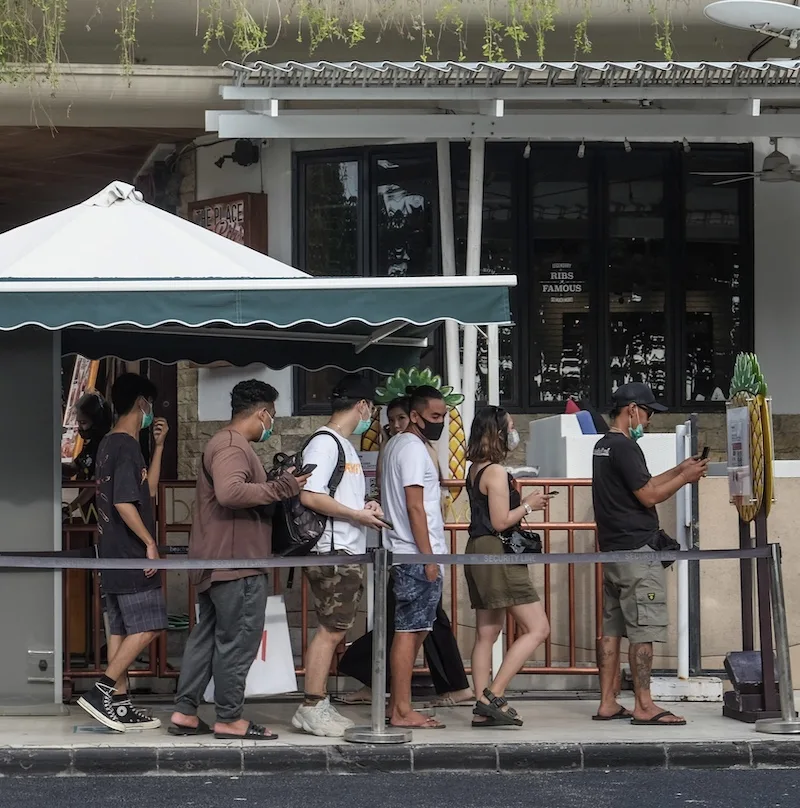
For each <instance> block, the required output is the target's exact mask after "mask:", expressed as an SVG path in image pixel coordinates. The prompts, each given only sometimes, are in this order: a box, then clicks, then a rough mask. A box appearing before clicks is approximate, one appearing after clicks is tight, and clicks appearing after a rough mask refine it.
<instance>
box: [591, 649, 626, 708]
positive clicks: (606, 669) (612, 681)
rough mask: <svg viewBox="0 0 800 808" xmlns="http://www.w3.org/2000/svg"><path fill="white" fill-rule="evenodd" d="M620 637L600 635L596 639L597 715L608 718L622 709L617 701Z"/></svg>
mask: <svg viewBox="0 0 800 808" xmlns="http://www.w3.org/2000/svg"><path fill="white" fill-rule="evenodd" d="M621 641H622V640H621V638H620V637H601V638H600V639H599V640H598V641H597V667H598V668H599V670H600V708H599V709H598V711H597V714H598V715H599V716H602V717H604V718H608V717H610V716H612V715H617V713H619V711H620V710H622V709H623V707H622V705H621V704H620V703H619V701H617V696H618V695H619V682H620V671H619V648H620V643H621Z"/></svg>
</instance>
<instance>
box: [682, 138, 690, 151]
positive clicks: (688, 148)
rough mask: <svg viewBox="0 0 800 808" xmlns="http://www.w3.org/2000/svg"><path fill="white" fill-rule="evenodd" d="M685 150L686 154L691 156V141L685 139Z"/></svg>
mask: <svg viewBox="0 0 800 808" xmlns="http://www.w3.org/2000/svg"><path fill="white" fill-rule="evenodd" d="M683 150H684V152H685V153H686V154H689V152H690V151H691V150H692V147H691V146H690V145H689V141H688V140H687V139H686V138H684V139H683Z"/></svg>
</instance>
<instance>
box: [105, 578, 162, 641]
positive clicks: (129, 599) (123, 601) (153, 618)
mask: <svg viewBox="0 0 800 808" xmlns="http://www.w3.org/2000/svg"><path fill="white" fill-rule="evenodd" d="M105 600H106V616H107V617H108V625H109V630H110V632H111V634H113V635H114V636H115V637H130V636H131V635H133V634H144V633H145V632H147V631H164V630H165V629H166V628H167V625H168V622H167V604H166V601H165V600H164V590H163V589H162V588H161V587H160V586H159V587H157V588H154V589H145V591H144V592H133V593H131V594H129V595H115V594H114V593H112V592H106V594H105Z"/></svg>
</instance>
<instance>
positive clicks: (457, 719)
mask: <svg viewBox="0 0 800 808" xmlns="http://www.w3.org/2000/svg"><path fill="white" fill-rule="evenodd" d="M622 701H623V702H624V703H626V704H627V706H630V701H629V699H626V698H624V697H623V699H622ZM513 703H514V706H515V707H516V708H517V709H518V711H519V712H520V715H521V716H522V718H523V719H524V721H525V726H524V727H522V728H508V729H506V728H502V729H473V728H472V727H471V726H470V721H471V717H472V716H471V710H470V709H469V708H466V707H453V708H448V709H440V710H438V712H437V717H438V718H440V719H441V720H442V721H444V722H445V723H446V724H447V728H446V729H443V730H427V731H417V732H415V733H414V738H413V741H412V743H410V744H406V745H401V746H362V745H357V744H349V743H346V742H343V741H342V740H340V739H329V738H317V737H314V736H309V735H305V734H303V733H300V732H297V731H295V730H294V729H293V728H292V727H291V724H290V720H291V716H292V714H293V713H294V710H295V709H296V706H297V702H269V703H261V704H252V705H248V710H247V717H248V718H250V719H252V720H254V721H256V722H258V723H261V724H265V725H267V726H268V727H270V728H271V729H273V730H274V731H276V732H278V733H279V734H280V739H279V740H278V741H276V742H262V743H259V742H256V741H218V740H215V739H214V738H213V737H208V738H187V739H179V738H173V737H171V736H169V735H167V733H166V729H165V728H166V726H167V725H168V722H169V715H170V711H169V709H168V708H165V707H164V705H160V706H157V707H156V708H155V710H154V712H155V714H156V715H158V716H159V717H160V718H161V720H162V722H163V724H164V728H162V729H161V730H155V731H152V730H151V731H138V732H129V733H125V734H118V733H113V732H110V731H108V730H105V729H104V728H103V727H100V726H99V725H97V724H95V723H94V722H93V721H92V720H91V719H89V718H88V717H87V716H86V715H85V714H84V713H83V711H82V710H80V708H78V707H74V706H73V707H71V708H70V709H71V715H70V716H66V717H59V718H2V719H0V775H3V776H19V775H38V774H42V775H69V774H75V775H80V774H130V775H132V774H150V775H155V774H186V773H195V774H198V775H207V774H210V773H217V774H227V775H234V776H235V775H241V774H251V773H261V774H264V773H271V774H282V773H297V772H305V773H356V772H369V771H391V772H425V771H453V770H466V771H475V770H480V771H495V772H497V771H503V772H514V771H518V772H519V771H534V770H538V771H558V770H565V771H566V770H580V769H590V768H601V769H620V768H631V767H656V768H703V767H711V768H730V767H736V768H753V767H763V766H780V767H800V738H793V737H792V736H770V735H763V734H760V733H756V732H755V729H754V728H753V727H752V726H751V725H748V724H741V723H739V722H737V721H731V720H729V719H726V718H723V717H722V714H721V705H719V704H688V703H687V704H683V705H676V706H675V710H674V711H675V712H676V713H678V714H681V715H684V716H685V717H686V719H687V721H688V724H687V726H685V727H635V726H632V725H631V724H630V723H628V722H627V721H613V722H605V723H601V722H595V721H592V720H591V716H592V715H593V713H594V711H595V709H596V707H597V702H595V701H583V700H570V701H553V700H543V701H521V700H514V702H513ZM340 710H341V712H342V713H343V714H345V715H347V716H349V717H350V718H352V719H353V720H354V721H356V722H357V723H359V724H367V723H368V722H369V708H368V707H340ZM202 714H203V716H204V718H205V719H206V720H208V721H210V720H211V719H212V716H213V710H212V708H209V707H206V708H204V709H203V711H202Z"/></svg>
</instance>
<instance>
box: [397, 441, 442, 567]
mask: <svg viewBox="0 0 800 808" xmlns="http://www.w3.org/2000/svg"><path fill="white" fill-rule="evenodd" d="M417 485H418V486H421V487H422V499H423V502H424V503H425V516H426V517H427V520H428V535H429V537H430V542H431V549H432V550H433V552H434V553H446V552H447V542H446V540H445V535H444V518H443V516H442V500H441V488H440V482H439V470H438V469H437V468H436V465H435V464H434V462H433V459H432V458H431V455H430V452H429V451H428V447H427V446H426V444H425V443H424V442H423V441H422V439H420V438H418V437H417V436H416V435H413V434H411V433H410V432H403V433H402V434H401V435H397V436H396V437H394V438H392V439H391V440H390V441H389V443H388V444H387V445H386V453H385V455H384V458H383V468H382V473H381V499H382V500H383V501H382V505H383V509H384V512H385V513H386V518H387V519H388V520H389V521H390V522H391V523H392V525H393V526H394V530H388V529H387V530H386V537H387V541H388V546H389V549H390V550H391V551H392V552H393V553H397V554H398V555H401V554H405V555H408V554H410V553H418V552H420V550H419V548H418V547H417V543H416V542H415V541H414V534H413V533H412V532H411V522H410V520H409V518H408V508H407V507H406V491H405V490H406V488H408V487H409V486H417Z"/></svg>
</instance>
